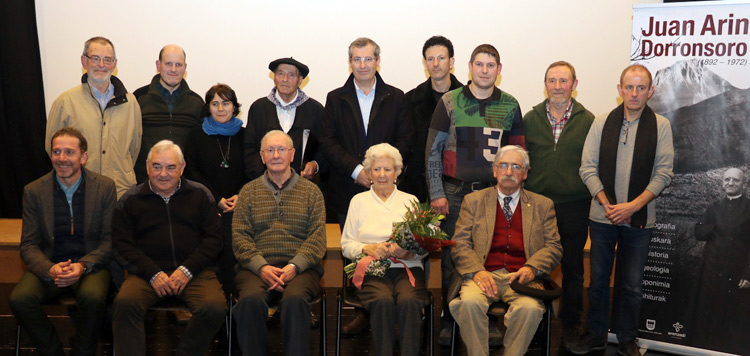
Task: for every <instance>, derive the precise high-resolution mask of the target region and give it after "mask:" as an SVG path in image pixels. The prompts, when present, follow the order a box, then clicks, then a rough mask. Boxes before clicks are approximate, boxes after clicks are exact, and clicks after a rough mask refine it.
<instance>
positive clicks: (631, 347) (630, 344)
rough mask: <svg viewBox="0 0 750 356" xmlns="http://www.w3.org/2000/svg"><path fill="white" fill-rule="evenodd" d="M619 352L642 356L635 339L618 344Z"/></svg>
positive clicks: (625, 355) (624, 354)
mask: <svg viewBox="0 0 750 356" xmlns="http://www.w3.org/2000/svg"><path fill="white" fill-rule="evenodd" d="M617 354H618V355H622V356H641V351H640V350H638V344H636V343H635V340H633V341H627V342H621V343H620V345H619V346H617Z"/></svg>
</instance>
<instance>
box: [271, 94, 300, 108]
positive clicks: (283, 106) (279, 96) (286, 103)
mask: <svg viewBox="0 0 750 356" xmlns="http://www.w3.org/2000/svg"><path fill="white" fill-rule="evenodd" d="M273 95H274V96H275V97H276V100H278V101H279V104H281V108H282V109H283V108H285V107H287V106H289V104H291V103H293V102H294V101H295V100H297V96H298V95H299V89H297V91H296V92H295V93H294V98H292V100H289V101H288V102H286V101H284V99H282V98H281V95H279V91H278V90H276V91H275V93H274V94H273Z"/></svg>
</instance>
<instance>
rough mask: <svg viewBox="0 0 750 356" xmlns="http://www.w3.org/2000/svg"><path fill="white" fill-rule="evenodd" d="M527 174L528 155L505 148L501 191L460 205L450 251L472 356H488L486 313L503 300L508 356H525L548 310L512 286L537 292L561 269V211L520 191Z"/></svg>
mask: <svg viewBox="0 0 750 356" xmlns="http://www.w3.org/2000/svg"><path fill="white" fill-rule="evenodd" d="M528 171H529V156H528V154H526V151H524V150H523V149H522V148H521V147H519V146H514V145H510V146H504V147H503V148H501V149H500V150H499V151H498V153H497V155H496V158H495V160H494V163H493V164H492V174H493V176H495V178H496V179H497V186H496V187H490V188H486V189H482V190H481V191H478V192H475V193H471V194H469V195H467V196H466V199H464V204H463V205H462V206H461V216H460V217H459V218H458V223H457V224H456V234H455V235H453V240H454V241H456V246H455V247H453V248H452V249H451V250H452V251H451V252H452V254H453V260H454V261H455V263H456V272H458V274H459V275H460V276H461V278H460V279H458V278H457V279H456V280H455V282H454V286H453V287H452V288H451V291H452V293H451V294H450V296H449V297H450V308H451V313H452V314H453V315H454V316H455V318H456V321H458V325H459V326H460V330H461V339H462V340H463V341H464V345H466V350H467V353H468V354H469V355H472V356H475V355H488V354H489V343H488V338H489V334H488V332H487V319H488V317H487V310H489V307H490V304H492V303H494V302H496V301H498V300H502V301H503V302H505V303H508V304H510V308H509V309H508V312H507V313H506V314H505V325H506V326H507V330H506V335H505V339H504V340H503V344H504V345H505V350H504V351H503V355H505V356H523V355H524V354H525V353H526V350H527V349H528V347H529V343H531V339H532V338H533V337H534V334H535V333H536V330H537V328H538V327H539V322H540V321H541V320H542V316H543V315H544V310H545V307H544V303H543V302H542V301H541V300H539V299H536V298H532V297H528V296H524V295H521V294H518V293H516V292H515V291H513V290H512V289H511V288H510V284H511V283H513V282H514V281H518V282H519V283H521V284H529V283H531V284H532V287H537V286H535V285H534V284H535V283H538V282H534V279H535V278H536V277H539V276H545V275H549V274H550V273H552V271H553V270H554V269H555V268H556V267H557V264H558V263H560V258H561V255H562V253H563V250H562V247H561V246H560V236H559V235H558V234H557V224H556V222H555V208H554V205H553V203H552V201H551V200H550V199H548V198H545V197H544V196H541V195H539V194H535V193H532V192H529V191H527V190H525V189H522V188H521V186H522V185H523V181H524V180H525V179H526V175H527V173H528ZM459 282H460V287H461V289H460V292H459V291H458V287H459ZM538 287H541V286H538ZM541 289H544V288H543V287H542V288H541ZM457 293H458V294H459V297H458V298H455V299H454V297H455V296H456V294H457Z"/></svg>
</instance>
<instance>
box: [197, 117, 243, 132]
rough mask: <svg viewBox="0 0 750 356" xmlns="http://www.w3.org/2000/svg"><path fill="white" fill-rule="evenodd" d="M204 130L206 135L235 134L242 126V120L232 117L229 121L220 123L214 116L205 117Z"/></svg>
mask: <svg viewBox="0 0 750 356" xmlns="http://www.w3.org/2000/svg"><path fill="white" fill-rule="evenodd" d="M202 127H203V132H205V133H206V135H209V136H210V135H222V136H234V135H236V134H237V132H239V131H240V129H241V128H242V120H240V119H238V118H237V117H234V116H233V117H232V118H231V119H230V120H229V121H227V122H225V123H223V124H220V123H218V122H216V120H214V118H213V117H211V116H208V117H206V118H205V119H203V126H202Z"/></svg>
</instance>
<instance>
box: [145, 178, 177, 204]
mask: <svg viewBox="0 0 750 356" xmlns="http://www.w3.org/2000/svg"><path fill="white" fill-rule="evenodd" d="M181 187H182V178H180V180H179V181H178V182H177V188H174V190H173V191H172V193H169V195H166V196H165V195H162V194H161V193H159V192H157V191H155V190H154V187H152V186H151V180H150V179H149V180H148V189H151V191H152V192H153V193H154V194H156V195H158V196H160V197H161V198H162V199H164V201H165V202H167V203H169V199H170V198H172V196H173V195H174V193H177V191H178V190H180V188H181Z"/></svg>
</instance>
